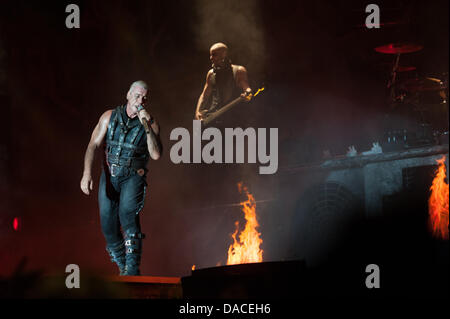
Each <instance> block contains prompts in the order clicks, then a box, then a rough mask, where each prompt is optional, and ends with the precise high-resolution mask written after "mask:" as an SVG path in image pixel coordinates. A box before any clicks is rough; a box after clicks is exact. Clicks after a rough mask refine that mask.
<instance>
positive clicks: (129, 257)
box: [124, 233, 145, 276]
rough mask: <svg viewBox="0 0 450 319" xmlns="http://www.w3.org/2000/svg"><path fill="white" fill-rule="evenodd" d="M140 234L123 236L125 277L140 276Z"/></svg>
mask: <svg viewBox="0 0 450 319" xmlns="http://www.w3.org/2000/svg"><path fill="white" fill-rule="evenodd" d="M143 238H145V235H144V234H142V233H127V234H126V236H125V248H126V257H125V259H126V265H125V273H124V275H125V276H140V274H141V273H140V271H139V265H140V264H141V254H142V239H143Z"/></svg>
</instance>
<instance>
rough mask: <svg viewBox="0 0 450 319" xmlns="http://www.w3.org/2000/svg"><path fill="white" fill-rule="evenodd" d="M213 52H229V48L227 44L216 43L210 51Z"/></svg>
mask: <svg viewBox="0 0 450 319" xmlns="http://www.w3.org/2000/svg"><path fill="white" fill-rule="evenodd" d="M213 50H219V51H227V50H228V47H227V46H226V44H225V43H222V42H217V43H214V44H213V45H212V46H211V48H210V49H209V51H210V52H211V51H213Z"/></svg>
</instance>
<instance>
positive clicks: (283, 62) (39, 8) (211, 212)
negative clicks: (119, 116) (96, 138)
mask: <svg viewBox="0 0 450 319" xmlns="http://www.w3.org/2000/svg"><path fill="white" fill-rule="evenodd" d="M69 3H71V2H68V1H59V2H45V3H43V2H42V1H39V2H38V1H2V3H1V4H0V8H1V9H0V19H1V20H0V73H1V76H2V77H1V79H2V82H1V83H2V92H1V93H2V101H1V104H2V108H1V112H2V128H1V132H2V134H1V138H2V161H3V162H2V165H3V166H2V171H1V174H3V175H4V176H3V177H2V190H1V204H0V205H1V206H0V210H1V211H0V227H1V229H0V260H1V262H0V275H8V274H10V273H11V271H13V269H14V268H15V267H16V266H17V264H18V262H19V260H20V259H21V258H22V257H26V258H27V267H28V268H29V269H43V270H44V271H46V272H50V273H51V272H53V273H54V272H58V273H61V272H63V271H64V268H65V266H66V265H67V264H72V263H75V264H78V265H80V267H81V269H82V270H83V269H89V270H91V271H96V272H101V273H111V274H114V273H115V267H114V265H113V264H111V262H110V261H109V258H108V256H107V254H106V251H105V242H104V238H103V236H102V234H101V231H100V224H99V217H98V206H97V198H96V197H97V185H98V177H99V171H100V154H101V152H98V153H97V157H96V162H95V166H94V180H95V182H96V183H95V187H94V192H93V193H92V194H91V195H90V196H89V197H87V196H85V195H84V194H83V193H82V192H81V190H80V188H79V184H80V179H81V174H82V170H83V158H84V152H85V149H86V146H87V144H88V142H89V138H90V134H91V132H92V130H93V128H94V126H95V125H96V123H97V121H98V119H99V117H100V115H101V114H102V113H103V112H104V111H106V110H107V109H110V108H113V107H115V106H117V105H119V104H122V103H124V102H125V96H126V93H127V90H128V87H129V85H130V84H131V83H132V82H133V81H135V80H139V79H142V80H145V81H147V82H148V83H149V86H150V91H149V95H150V99H149V103H148V104H149V110H150V112H151V113H152V114H153V115H154V116H155V117H156V118H157V119H158V121H159V123H160V124H161V129H162V131H161V137H162V141H163V145H164V153H163V156H162V158H161V159H160V160H158V161H151V162H150V164H149V169H150V172H149V176H148V182H149V196H148V197H147V199H146V205H145V208H144V210H143V212H142V215H141V224H142V229H143V232H144V233H146V234H147V238H146V239H145V241H144V255H143V259H142V267H141V269H142V272H143V274H144V275H164V276H185V275H187V274H189V273H190V270H191V266H192V265H193V264H196V266H197V268H201V267H211V266H215V265H217V264H222V265H223V264H224V263H225V262H226V256H227V249H228V246H229V245H230V244H231V243H232V240H231V238H230V234H231V233H232V232H233V231H234V221H235V220H240V221H241V225H242V222H243V216H242V215H243V214H242V213H241V212H240V210H239V207H236V206H230V207H228V206H224V205H227V204H231V203H238V202H239V201H240V200H241V199H242V197H241V195H240V194H239V193H238V190H237V187H236V183H237V182H238V181H244V183H246V184H247V185H248V186H249V190H250V192H252V185H253V184H254V183H256V182H255V181H256V180H258V183H264V180H265V178H267V179H269V178H273V176H267V177H264V176H257V175H258V165H257V164H249V165H238V164H233V165H213V166H207V165H204V164H202V165H200V164H182V165H175V164H173V163H172V162H171V160H170V157H169V151H170V147H171V146H172V145H173V144H174V142H173V141H170V140H169V134H170V132H171V130H172V129H173V128H175V127H186V128H188V129H189V130H190V131H191V130H192V128H191V127H192V118H193V114H194V109H195V106H196V103H197V99H198V96H199V95H200V93H201V90H202V88H203V84H204V80H205V75H206V72H207V71H208V69H209V68H210V63H209V47H210V46H211V45H212V44H213V43H215V42H219V41H221V42H225V43H226V44H227V45H228V46H229V48H230V55H231V59H232V61H233V62H234V63H236V64H240V65H245V66H246V67H247V69H248V72H249V76H250V81H251V85H252V87H253V88H257V87H259V86H261V85H265V87H266V91H265V92H264V94H263V95H262V96H261V97H260V98H259V99H258V100H255V101H254V102H253V103H251V104H250V105H245V106H242V110H240V111H237V112H241V113H240V114H239V116H237V117H238V120H237V122H236V124H235V125H233V126H238V125H241V126H242V125H245V126H252V127H267V128H268V127H278V128H279V147H280V148H279V159H280V164H279V166H280V167H283V166H285V165H290V164H294V163H306V162H316V161H318V160H320V159H321V157H322V153H323V151H324V150H329V151H330V152H331V154H332V155H336V154H345V152H346V150H347V148H348V146H350V145H355V146H356V148H357V149H358V150H360V151H362V150H369V149H370V148H371V144H372V142H374V141H379V140H380V139H381V138H382V134H383V133H382V129H381V127H382V118H383V114H384V112H386V110H387V104H386V90H385V85H386V81H387V78H388V76H389V66H387V67H386V65H385V64H383V63H391V62H392V61H393V56H392V55H382V54H380V53H377V52H375V51H374V50H373V49H374V48H375V47H377V46H380V45H384V44H387V43H391V42H408V41H409V42H414V43H419V44H422V45H423V46H424V49H423V50H422V51H419V52H416V53H411V54H408V55H405V56H404V57H402V63H403V64H405V65H414V66H416V67H417V71H418V73H419V74H421V75H427V76H433V75H436V76H437V75H438V74H440V73H442V72H444V71H446V70H448V16H449V15H448V1H426V2H425V1H406V0H405V1H399V0H397V1H377V4H378V5H379V6H380V9H381V21H382V22H389V21H401V23H400V24H397V25H393V26H392V25H386V26H382V28H381V29H371V30H368V29H366V28H364V27H363V24H364V22H365V18H366V15H367V14H366V13H365V6H366V5H367V4H368V3H366V2H363V1H295V2H294V1H292V2H287V1H286V2H285V1H206V0H196V1H76V2H75V3H76V4H78V5H79V6H80V10H81V28H80V29H67V28H66V27H65V19H66V17H67V15H68V13H65V7H66V5H68V4H69ZM256 177H258V178H257V179H256ZM252 183H253V184H252ZM257 195H258V194H255V196H257ZM256 199H257V200H264V199H265V198H258V197H257V198H256ZM214 207H221V208H220V209H217V208H214ZM223 207H228V208H223ZM273 213H274V214H276V213H280V212H273ZM14 217H19V221H20V224H19V231H13V229H12V226H11V225H12V219H13V218H14ZM266 227H269V226H266ZM271 233H274V232H271ZM262 238H263V240H264V243H265V244H266V243H270V242H271V241H273V240H275V238H270V237H267V236H264V232H262ZM263 248H265V246H264V247H263ZM269 253H270V252H269Z"/></svg>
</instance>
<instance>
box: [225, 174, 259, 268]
mask: <svg viewBox="0 0 450 319" xmlns="http://www.w3.org/2000/svg"><path fill="white" fill-rule="evenodd" d="M238 189H239V192H240V193H242V191H244V192H245V194H246V195H247V200H246V201H244V202H242V203H240V205H241V206H242V210H243V212H244V214H245V220H246V221H247V222H246V224H245V228H244V230H243V231H241V233H240V235H239V242H238V241H237V240H236V235H237V232H238V230H239V222H238V221H237V222H236V223H235V224H236V231H235V232H234V233H233V235H231V237H233V241H234V243H233V244H232V245H230V247H229V248H228V260H227V265H235V264H245V263H255V262H262V254H263V251H262V250H261V249H260V248H259V245H261V243H262V239H261V238H260V236H261V233H259V232H258V231H256V228H257V227H258V226H259V224H258V221H257V220H256V202H255V199H254V198H253V196H252V194H250V193H249V192H248V189H247V187H245V186H243V185H242V182H240V183H238Z"/></svg>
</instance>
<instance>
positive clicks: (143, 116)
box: [137, 105, 150, 133]
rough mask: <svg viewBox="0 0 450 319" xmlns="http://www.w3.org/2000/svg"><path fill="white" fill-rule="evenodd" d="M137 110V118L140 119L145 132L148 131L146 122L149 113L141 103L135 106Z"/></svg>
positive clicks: (148, 118) (148, 119)
mask: <svg viewBox="0 0 450 319" xmlns="http://www.w3.org/2000/svg"><path fill="white" fill-rule="evenodd" d="M137 111H138V114H137V115H138V117H139V120H140V121H141V123H142V125H143V126H144V128H145V132H146V133H149V132H150V131H149V128H148V124H147V122H148V121H150V114H148V112H147V110H146V109H144V107H143V106H142V105H138V106H137Z"/></svg>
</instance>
